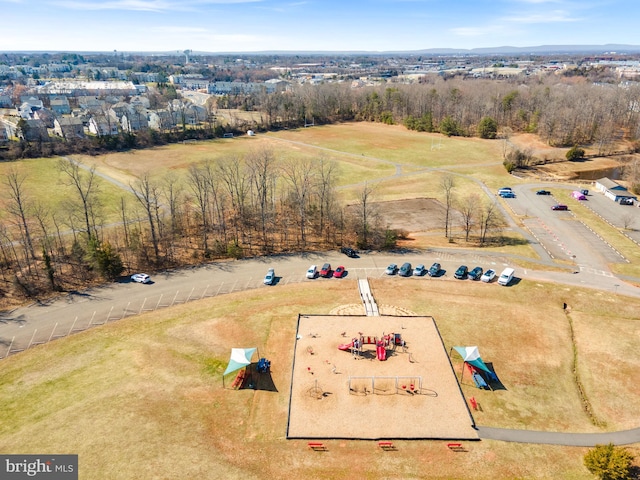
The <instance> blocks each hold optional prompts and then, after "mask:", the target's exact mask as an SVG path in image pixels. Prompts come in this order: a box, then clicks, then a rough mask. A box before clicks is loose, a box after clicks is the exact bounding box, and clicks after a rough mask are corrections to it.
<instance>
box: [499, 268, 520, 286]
mask: <svg viewBox="0 0 640 480" xmlns="http://www.w3.org/2000/svg"><path fill="white" fill-rule="evenodd" d="M515 272H516V271H515V270H514V269H513V268H505V269H504V270H503V271H502V273H501V274H500V277H499V278H498V285H503V286H507V285H509V282H511V280H513V274H514V273H515Z"/></svg>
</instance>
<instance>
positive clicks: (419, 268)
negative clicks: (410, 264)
mask: <svg viewBox="0 0 640 480" xmlns="http://www.w3.org/2000/svg"><path fill="white" fill-rule="evenodd" d="M426 271H427V269H426V268H425V267H424V265H422V264H421V263H420V264H418V265H416V268H414V269H413V275H414V276H415V277H421V276H423V275H424V274H425V272H426Z"/></svg>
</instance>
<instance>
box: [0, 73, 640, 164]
mask: <svg viewBox="0 0 640 480" xmlns="http://www.w3.org/2000/svg"><path fill="white" fill-rule="evenodd" d="M165 90H166V88H165V89H164V90H162V89H161V90H160V91H162V92H164V93H166V92H165ZM150 95H151V96H152V97H153V98H154V99H155V100H154V103H158V102H157V101H156V100H157V99H158V98H162V97H163V96H166V95H160V96H158V95H157V94H155V93H153V92H152V93H150ZM156 106H157V107H160V106H161V105H156ZM208 108H209V110H210V111H211V113H212V114H214V112H215V110H216V109H217V108H240V109H243V110H249V111H255V112H259V115H258V116H257V118H258V119H257V120H254V121H238V122H234V124H228V125H224V126H222V125H218V126H217V127H218V130H215V129H214V128H212V127H211V125H210V124H209V125H206V124H205V123H206V122H203V123H202V124H201V125H198V126H192V127H189V128H183V129H181V130H180V131H174V132H154V131H149V130H143V131H140V132H136V133H133V134H121V135H120V136H119V137H116V138H115V139H106V138H100V137H97V138H90V139H87V140H86V141H78V142H76V141H74V142H66V144H65V142H61V141H59V142H54V143H53V146H51V145H43V144H42V143H38V144H37V145H35V146H34V145H24V142H23V143H22V145H21V146H18V147H16V146H13V147H11V148H10V150H11V152H12V153H11V155H9V154H8V153H7V151H6V149H5V152H4V153H2V151H0V155H3V156H4V157H5V158H16V157H19V156H39V155H44V156H48V155H56V154H60V153H63V154H66V153H79V152H76V150H77V149H80V150H82V153H86V152H87V151H90V150H95V151H96V152H100V151H101V150H104V149H126V148H145V147H147V146H152V145H158V144H162V143H167V142H176V141H182V140H184V139H187V138H194V139H200V138H202V139H204V138H215V137H217V136H222V134H223V133H225V132H242V131H243V130H244V131H246V129H255V130H257V131H266V130H275V129H280V128H297V127H302V126H304V125H305V124H307V123H309V122H310V121H312V122H313V123H315V124H331V123H337V122H344V121H372V122H382V123H387V124H403V125H405V126H406V127H407V128H409V129H412V130H417V131H425V132H438V133H442V134H445V135H461V136H479V137H482V138H495V137H496V136H498V135H502V136H505V135H509V134H510V133H516V132H527V133H535V134H538V135H539V136H540V137H541V138H542V139H543V140H544V141H545V142H547V143H548V144H549V145H552V146H557V147H573V146H586V145H591V146H595V147H596V150H597V152H598V154H601V155H607V154H609V153H611V152H612V151H615V150H617V148H618V146H617V143H618V142H620V141H621V140H628V141H631V142H634V143H633V147H632V149H633V150H634V151H636V150H640V142H638V139H639V138H640V86H639V85H637V84H632V83H629V84H625V83H616V84H614V83H596V82H590V81H588V80H587V79H585V78H584V77H572V76H562V75H560V76H559V75H545V76H540V77H539V76H532V77H524V76H519V77H517V78H514V79H502V80H492V79H469V78H464V77H453V78H448V77H443V76H434V75H429V76H424V77H422V78H421V80H420V82H418V83H413V84H404V83H393V82H391V83H389V82H387V83H384V84H381V85H379V86H360V84H354V83H353V82H349V83H347V82H345V83H325V84H320V85H309V84H303V85H297V84H293V85H291V87H290V88H289V89H288V90H286V91H283V92H278V93H268V92H267V91H266V90H263V91H260V92H255V93H246V94H245V93H238V94H235V95H225V96H220V97H212V98H211V99H210V103H209V106H208ZM45 143H47V142H45ZM56 143H57V144H56Z"/></svg>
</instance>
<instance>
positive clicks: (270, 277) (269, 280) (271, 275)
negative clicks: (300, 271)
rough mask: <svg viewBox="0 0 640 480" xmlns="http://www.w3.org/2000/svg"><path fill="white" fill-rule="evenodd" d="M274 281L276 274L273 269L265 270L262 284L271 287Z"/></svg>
mask: <svg viewBox="0 0 640 480" xmlns="http://www.w3.org/2000/svg"><path fill="white" fill-rule="evenodd" d="M275 281H276V273H275V271H274V270H273V268H270V269H269V270H267V274H266V275H265V276H264V284H265V285H273V282H275Z"/></svg>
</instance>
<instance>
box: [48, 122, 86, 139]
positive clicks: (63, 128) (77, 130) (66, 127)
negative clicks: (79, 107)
mask: <svg viewBox="0 0 640 480" xmlns="http://www.w3.org/2000/svg"><path fill="white" fill-rule="evenodd" d="M53 123H54V127H53V131H54V133H55V134H56V135H58V136H60V137H62V138H64V139H65V140H67V141H69V140H73V139H74V138H84V125H82V119H80V118H74V117H60V118H56V119H55V120H54V122H53Z"/></svg>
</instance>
